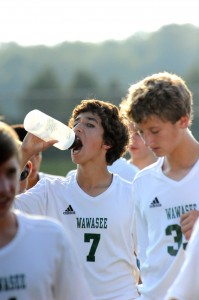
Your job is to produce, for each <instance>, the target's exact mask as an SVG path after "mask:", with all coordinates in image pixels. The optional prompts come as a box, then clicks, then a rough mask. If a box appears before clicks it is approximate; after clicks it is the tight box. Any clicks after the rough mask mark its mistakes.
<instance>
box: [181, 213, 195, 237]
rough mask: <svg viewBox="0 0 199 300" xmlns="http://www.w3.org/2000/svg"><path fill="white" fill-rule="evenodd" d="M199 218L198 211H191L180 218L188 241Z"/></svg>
mask: <svg viewBox="0 0 199 300" xmlns="http://www.w3.org/2000/svg"><path fill="white" fill-rule="evenodd" d="M198 217H199V211H198V210H191V211H189V212H187V213H185V214H183V215H182V216H181V218H180V224H181V230H182V233H183V234H184V236H185V238H186V239H187V240H189V239H190V237H191V233H192V230H193V227H194V224H195V222H196V220H197V219H198Z"/></svg>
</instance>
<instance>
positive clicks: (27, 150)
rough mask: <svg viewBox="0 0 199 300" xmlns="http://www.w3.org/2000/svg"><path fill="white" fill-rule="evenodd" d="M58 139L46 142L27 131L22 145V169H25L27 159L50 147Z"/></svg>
mask: <svg viewBox="0 0 199 300" xmlns="http://www.w3.org/2000/svg"><path fill="white" fill-rule="evenodd" d="M56 142H58V141H57V140H51V141H49V142H45V141H43V140H41V139H40V138H38V137H36V136H35V135H33V134H31V133H29V132H28V133H27V135H26V136H25V138H24V140H23V143H22V145H21V154H22V158H21V170H23V168H24V166H25V165H26V163H27V161H28V160H29V159H30V158H31V157H32V156H33V155H34V154H37V153H38V152H42V151H44V150H46V149H48V148H49V147H51V146H53V145H54V144H55V143H56Z"/></svg>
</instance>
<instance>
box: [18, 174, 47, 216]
mask: <svg viewBox="0 0 199 300" xmlns="http://www.w3.org/2000/svg"><path fill="white" fill-rule="evenodd" d="M46 189H47V187H46V179H45V178H44V179H41V180H40V181H39V182H38V183H37V184H36V185H35V186H34V187H33V188H31V189H29V190H28V191H26V192H25V193H22V194H19V195H17V196H16V198H15V201H14V202H13V207H14V208H15V209H18V210H21V211H24V212H26V213H29V214H39V215H45V213H46V201H47V197H46Z"/></svg>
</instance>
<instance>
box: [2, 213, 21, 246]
mask: <svg viewBox="0 0 199 300" xmlns="http://www.w3.org/2000/svg"><path fill="white" fill-rule="evenodd" d="M17 229H18V224H17V217H16V215H15V214H14V213H13V212H11V211H9V212H8V214H7V215H6V216H5V217H4V218H0V248H2V247H4V246H6V245H7V244H8V243H9V242H10V241H11V240H12V239H13V238H14V237H15V235H16V233H17Z"/></svg>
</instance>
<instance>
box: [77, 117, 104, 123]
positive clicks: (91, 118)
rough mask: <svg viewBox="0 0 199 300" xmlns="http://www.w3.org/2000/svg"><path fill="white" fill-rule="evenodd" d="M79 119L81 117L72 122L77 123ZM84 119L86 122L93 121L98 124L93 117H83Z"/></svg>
mask: <svg viewBox="0 0 199 300" xmlns="http://www.w3.org/2000/svg"><path fill="white" fill-rule="evenodd" d="M80 119H81V117H77V118H76V119H75V120H74V122H77V121H79V120H80ZM85 119H87V120H89V121H93V122H95V123H97V124H98V121H97V120H96V119H95V118H94V117H85Z"/></svg>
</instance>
